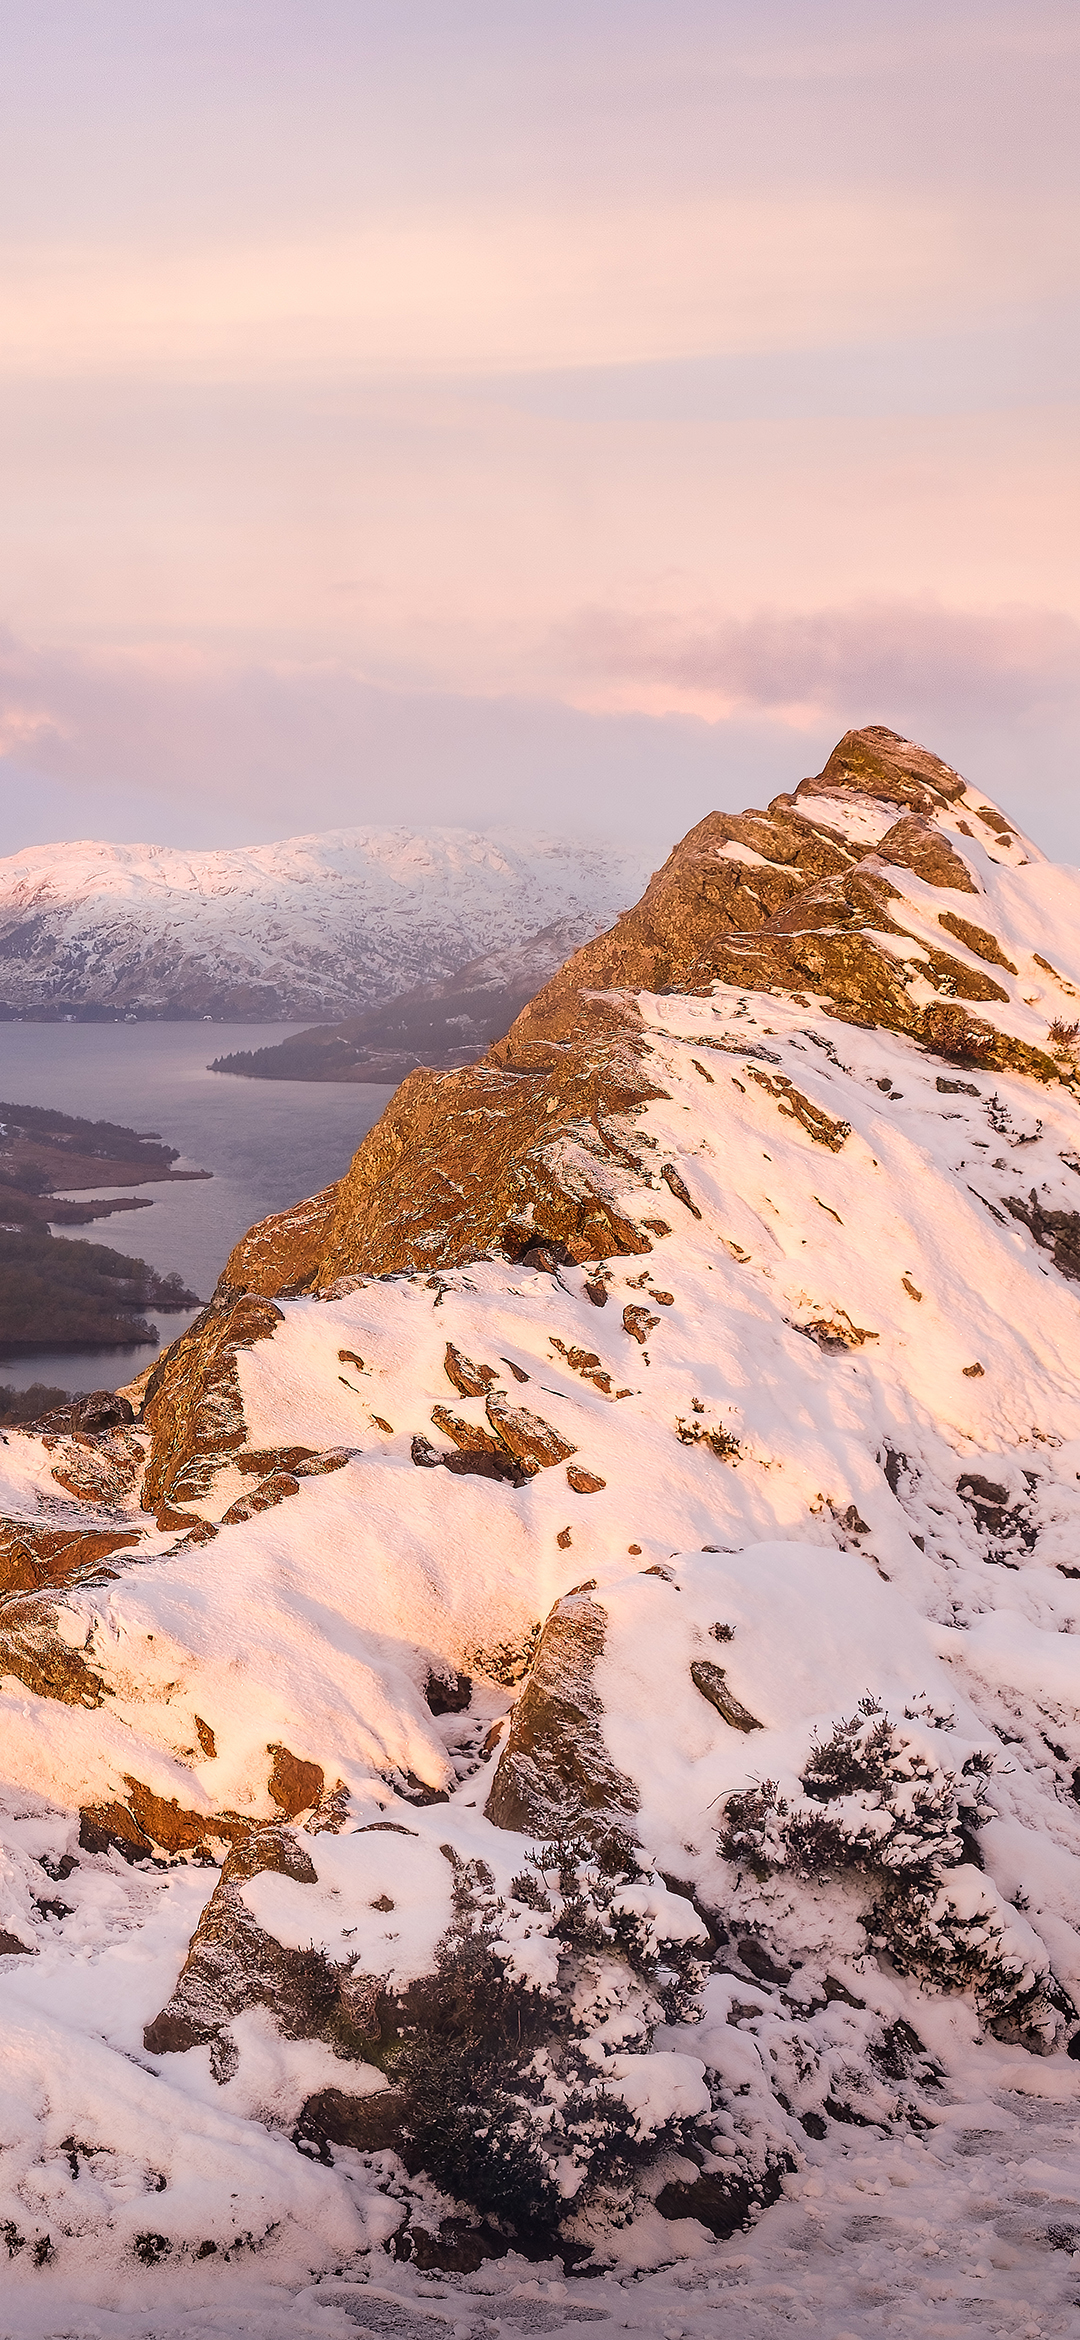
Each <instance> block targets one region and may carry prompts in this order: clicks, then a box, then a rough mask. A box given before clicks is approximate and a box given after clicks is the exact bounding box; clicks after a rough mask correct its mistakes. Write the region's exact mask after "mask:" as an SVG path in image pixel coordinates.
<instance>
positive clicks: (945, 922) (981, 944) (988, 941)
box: [938, 910, 1016, 975]
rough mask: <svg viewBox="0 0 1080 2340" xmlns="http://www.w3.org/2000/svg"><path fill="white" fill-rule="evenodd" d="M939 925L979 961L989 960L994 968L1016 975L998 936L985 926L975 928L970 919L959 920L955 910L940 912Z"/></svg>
mask: <svg viewBox="0 0 1080 2340" xmlns="http://www.w3.org/2000/svg"><path fill="white" fill-rule="evenodd" d="M938 925H939V926H943V927H945V929H946V931H947V932H948V933H949V934H954V935H955V936H956V939H957V942H962V943H964V944H965V945H966V947H967V949H968V950H969V951H974V953H975V956H976V958H977V959H987V960H989V963H990V965H991V966H992V967H1004V969H1005V971H1006V973H1007V974H1009V975H1015V974H1016V968H1015V967H1014V966H1013V963H1012V960H1011V959H1009V958H1006V955H1005V952H1004V951H1003V950H1002V947H1001V944H1000V943H999V941H998V938H997V936H996V934H988V933H987V931H986V928H985V926H974V925H973V924H972V921H971V919H970V918H958V917H957V916H956V913H955V911H953V910H939V911H938Z"/></svg>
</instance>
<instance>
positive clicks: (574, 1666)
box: [485, 1591, 638, 1842]
mask: <svg viewBox="0 0 1080 2340" xmlns="http://www.w3.org/2000/svg"><path fill="white" fill-rule="evenodd" d="M606 1630H607V1616H606V1612H605V1611H604V1609H603V1608H602V1607H601V1605H600V1603H599V1601H594V1600H592V1599H591V1598H590V1597H589V1594H588V1592H585V1591H582V1592H575V1593H567V1594H565V1595H564V1597H563V1599H562V1600H560V1601H556V1603H555V1606H554V1608H553V1609H552V1611H551V1614H550V1616H549V1617H548V1619H547V1622H546V1624H545V1626H544V1630H543V1632H542V1634H541V1636H540V1644H539V1647H538V1649H537V1652H536V1658H535V1661H534V1664H533V1669H532V1672H531V1674H530V1676H529V1680H528V1682H527V1684H526V1686H525V1689H524V1691H523V1692H522V1695H521V1698H520V1699H519V1701H518V1704H517V1706H516V1707H515V1708H514V1712H513V1715H512V1717H511V1722H510V1729H509V1732H508V1734H507V1737H506V1741H505V1744H504V1746H503V1751H502V1754H501V1756H500V1757H499V1762H498V1765H497V1768H496V1772H495V1777H494V1779H493V1781H492V1783H491V1790H490V1793H489V1795H488V1800H487V1804H486V1806H485V1810H486V1813H487V1817H488V1819H489V1820H491V1821H493V1822H494V1824H495V1826H496V1828H515V1829H518V1830H520V1831H521V1832H522V1833H523V1834H525V1835H529V1836H533V1837H538V1838H540V1840H541V1841H547V1842H550V1841H551V1840H552V1839H554V1838H556V1837H561V1836H570V1835H574V1834H577V1833H581V1832H594V1831H595V1830H596V1828H597V1826H598V1825H599V1824H601V1823H604V1822H606V1823H607V1825H608V1827H610V1824H611V1822H612V1821H613V1820H614V1821H619V1820H625V1819H626V1818H627V1817H628V1816H630V1815H631V1814H633V1813H634V1812H636V1811H637V1808H638V1792H637V1789H636V1787H635V1786H634V1783H633V1781H632V1780H630V1779H627V1778H626V1776H625V1774H624V1773H622V1772H620V1771H618V1770H617V1769H616V1767H615V1765H614V1764H613V1763H612V1761H611V1758H610V1756H609V1754H608V1751H607V1748H606V1746H605V1744H604V1734H603V1709H602V1707H601V1704H600V1700H599V1697H598V1696H597V1692H596V1687H595V1683H594V1679H593V1677H594V1674H595V1670H596V1663H597V1660H598V1658H599V1657H600V1654H601V1652H602V1650H603V1647H604V1638H605V1634H606Z"/></svg>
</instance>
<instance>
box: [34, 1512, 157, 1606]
mask: <svg viewBox="0 0 1080 2340" xmlns="http://www.w3.org/2000/svg"><path fill="white" fill-rule="evenodd" d="M141 1541H142V1536H141V1531H140V1530H139V1529H138V1528H134V1529H132V1528H118V1529H113V1530H104V1529H103V1530H102V1531H101V1532H100V1533H99V1531H98V1530H97V1529H96V1528H92V1529H90V1530H88V1531H85V1532H84V1531H83V1530H82V1529H75V1530H72V1529H71V1528H63V1527H60V1528H58V1527H46V1526H45V1525H44V1523H43V1522H41V1521H39V1520H32V1519H0V1596H2V1595H3V1594H4V1593H10V1592H37V1591H39V1590H40V1589H41V1588H42V1587H43V1586H45V1585H52V1586H57V1585H62V1584H77V1583H80V1582H84V1581H86V1580H87V1579H89V1578H93V1579H94V1580H95V1581H100V1580H101V1579H102V1578H105V1577H109V1576H114V1575H115V1574H116V1570H115V1569H112V1568H108V1567H106V1566H105V1565H104V1563H105V1562H106V1561H107V1560H109V1559H110V1557H111V1556H112V1554H113V1553H114V1552H123V1551H125V1550H129V1549H130V1548H131V1546H132V1545H135V1544H138V1543H141ZM2 1613H3V1612H2V1611H0V1615H2Z"/></svg>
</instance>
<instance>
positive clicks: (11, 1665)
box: [0, 1592, 105, 1706]
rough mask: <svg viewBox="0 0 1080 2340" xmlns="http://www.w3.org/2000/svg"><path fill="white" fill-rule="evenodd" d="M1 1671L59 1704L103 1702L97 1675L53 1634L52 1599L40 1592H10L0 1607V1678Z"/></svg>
mask: <svg viewBox="0 0 1080 2340" xmlns="http://www.w3.org/2000/svg"><path fill="white" fill-rule="evenodd" d="M5 1674H12V1675H13V1676H14V1678H15V1680H16V1681H17V1682H21V1683H22V1684H23V1686H24V1688H25V1689H27V1690H33V1691H34V1692H36V1694H37V1696H38V1697H39V1698H58V1699H59V1700H60V1701H61V1703H62V1704H63V1705H64V1706H101V1705H103V1704H104V1700H105V1685H104V1682H103V1681H102V1679H101V1676H100V1674H96V1673H95V1672H94V1669H93V1667H92V1666H90V1665H88V1664H87V1662H86V1659H85V1657H84V1656H83V1654H82V1651H81V1650H78V1649H72V1648H71V1647H70V1646H69V1644H68V1643H67V1642H66V1641H65V1640H64V1639H63V1636H62V1635H61V1634H60V1633H58V1631H57V1610H56V1604H55V1602H54V1601H51V1600H50V1599H49V1598H48V1597H47V1596H46V1595H43V1594H41V1593H30V1592H24V1593H14V1594H12V1596H11V1597H10V1599H8V1600H6V1601H4V1603H3V1605H2V1607H0V1681H2V1680H3V1677H4V1675H5Z"/></svg>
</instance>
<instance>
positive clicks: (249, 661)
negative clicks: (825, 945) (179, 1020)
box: [0, 0, 1080, 851]
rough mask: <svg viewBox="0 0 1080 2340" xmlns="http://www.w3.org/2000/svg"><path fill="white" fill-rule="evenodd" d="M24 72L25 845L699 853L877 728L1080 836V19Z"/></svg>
mask: <svg viewBox="0 0 1080 2340" xmlns="http://www.w3.org/2000/svg"><path fill="white" fill-rule="evenodd" d="M10 35H11V37H10V43H9V51H8V56H7V59H6V68H7V69H6V74H5V81H4V85H3V88H2V89H0V219H2V220H3V242H2V244H0V277H2V280H3V282H2V291H0V298H2V300H3V305H4V320H5V331H4V338H3V345H2V348H0V515H2V518H0V612H2V614H3V616H4V618H5V619H6V621H7V623H8V625H9V626H10V628H11V639H10V642H9V644H8V647H7V650H6V653H5V656H4V659H3V661H0V682H2V685H3V697H2V717H0V758H3V759H4V760H5V763H6V770H7V773H8V774H9V775H10V776H11V777H12V779H13V782H14V785H13V786H12V787H11V789H10V790H9V792H8V797H7V800H6V802H5V806H4V822H3V824H0V851H2V850H4V849H5V848H7V849H10V847H11V845H12V844H13V843H14V842H16V841H23V840H24V839H25V838H26V835H27V824H31V825H32V824H34V823H36V824H37V827H36V830H35V834H37V835H39V836H40V835H42V834H45V833H47V829H48V825H49V824H53V823H57V824H64V825H68V824H70V823H72V822H74V823H76V825H77V826H78V828H79V829H80V831H81V832H82V833H83V834H85V833H87V832H90V833H92V832H93V831H94V829H96V828H101V827H103V826H104V827H111V829H112V831H113V833H114V834H115V833H123V830H124V829H125V828H126V829H128V830H129V832H130V827H131V825H132V823H133V822H137V825H138V826H140V827H142V828H143V829H144V831H145V829H146V827H147V826H148V825H149V826H152V827H154V828H155V829H156V830H157V832H158V833H160V834H162V835H166V834H167V835H169V836H171V837H173V838H175V839H176V840H177V841H183V840H182V838H181V836H180V834H179V831H180V829H181V827H182V826H183V824H185V823H186V824H187V827H186V832H185V834H186V838H187V841H190V842H192V843H197V842H199V840H200V838H206V839H207V840H209V838H210V837H211V835H212V836H214V837H215V838H219V837H221V836H222V831H223V829H224V830H225V831H226V832H227V835H228V836H229V837H230V838H235V837H239V836H242V835H243V834H244V833H249V834H252V835H254V834H260V835H263V836H266V835H267V834H273V833H274V832H275V831H276V832H277V833H282V832H284V831H293V832H295V831H296V830H298V829H300V828H304V827H310V826H312V825H320V824H322V823H332V822H334V821H339V820H344V819H370V818H378V817H388V818H397V819H402V820H410V819H433V818H442V819H458V818H461V819H467V820H476V819H485V820H487V819H491V820H495V819H504V818H515V817H519V816H520V817H527V818H530V819H532V818H535V817H541V818H546V817H548V816H550V817H551V818H553V819H558V820H559V821H561V822H562V823H564V824H566V823H569V822H578V823H582V822H583V823H587V824H588V825H591V826H596V825H604V824H605V823H610V822H614V821H619V822H622V821H625V820H628V819H634V820H635V821H638V822H639V823H646V824H649V825H650V827H651V832H652V833H655V834H656V836H657V838H658V839H659V838H661V837H662V836H663V835H665V834H666V833H668V832H670V830H672V829H673V828H674V827H675V826H676V825H677V823H678V822H679V821H684V822H685V821H686V820H689V819H692V818H694V817H695V816H696V815H697V813H699V812H700V810H701V809H703V807H704V805H705V803H706V802H707V801H714V802H715V801H717V800H720V801H727V802H735V801H740V800H742V798H744V797H745V796H746V795H748V794H751V795H752V794H758V795H760V794H762V793H767V792H768V790H769V788H770V787H771V786H774V785H775V786H782V785H786V784H787V783H788V781H789V780H790V778H791V776H792V758H793V757H794V758H795V759H796V760H798V761H802V760H803V758H804V757H805V759H806V764H807V768H809V765H810V761H811V760H812V758H813V756H814V754H816V752H817V748H818V746H822V747H826V746H827V745H828V738H829V734H830V733H835V730H836V728H837V727H838V726H839V725H842V724H844V723H846V722H848V721H853V720H855V721H857V720H866V719H871V720H873V719H880V720H884V721H889V722H894V723H896V724H897V726H898V727H900V728H904V729H911V730H917V731H920V732H921V733H922V734H923V735H924V736H928V737H930V738H931V740H932V742H933V743H934V744H937V745H939V746H941V747H942V749H943V750H944V752H945V753H947V754H948V755H950V757H951V758H952V759H953V760H955V761H958V762H961V763H962V762H964V761H965V760H966V759H967V760H970V762H971V764H972V767H973V768H974V765H975V764H976V762H979V764H980V777H982V778H983V779H984V780H985V783H986V785H987V786H995V787H996V788H997V790H998V793H999V794H1001V795H1003V796H1004V797H1005V798H1006V799H1007V797H1008V794H1009V790H1010V789H1018V790H1021V791H1024V790H1026V789H1028V787H1029V785H1030V774H1031V771H1032V768H1033V758H1034V759H1035V762H1036V763H1037V766H1038V770H1039V772H1040V775H1041V779H1040V786H1041V787H1042V789H1043V791H1044V794H1045V797H1046V802H1047V806H1048V808H1049V812H1050V814H1051V815H1052V817H1053V818H1054V819H1058V818H1059V814H1060V821H1061V823H1062V824H1063V823H1064V819H1065V815H1064V811H1062V810H1060V808H1062V807H1064V804H1065V783H1066V777H1067V774H1069V773H1070V772H1071V761H1070V758H1071V748H1070V744H1069V743H1070V738H1071V735H1072V732H1073V730H1074V727H1075V716H1076V698H1075V659H1076V647H1077V625H1078V623H1080V574H1078V564H1077V549H1076V548H1077V544H1078V542H1080V532H1078V531H1077V530H1076V529H1075V527H1074V526H1072V525H1070V523H1069V520H1068V518H1067V514H1068V511H1069V504H1070V498H1072V497H1074V496H1075V491H1076V486H1077V471H1078V468H1080V466H1078V459H1077V447H1078V445H1080V434H1078V432H1077V427H1076V426H1077V416H1076V390H1075V382H1076V353H1077V347H1078V345H1080V330H1078V328H1077V323H1076V318H1077V314H1078V313H1080V309H1078V303H1077V292H1078V289H1080V288H1078V284H1077V252H1076V248H1075V241H1074V239H1072V237H1071V221H1072V218H1073V216H1074V211H1075V170H1076V146H1075V138H1074V135H1073V127H1072V126H1073V121H1074V110H1075V83H1076V74H1077V64H1078V60H1080V25H1078V23H1077V19H1076V14H1075V10H1071V9H1069V8H1068V7H1067V6H1065V5H1063V4H1062V0H1028V5H1027V6H1026V7H1025V9H1024V10H1023V11H1022V12H1021V11H1019V10H1018V9H1017V8H1016V6H1015V4H1014V0H951V4H950V6H949V7H948V8H946V9H944V10H943V9H942V8H941V6H940V0H908V4H907V5H905V7H904V8H903V9H902V10H898V9H896V8H895V7H894V6H889V5H886V4H885V0H823V5H822V6H821V7H820V8H817V9H815V10H812V11H808V10H807V8H806V6H805V0H760V5H759V6H757V7H755V9H753V10H752V11H748V10H747V8H746V6H745V0H668V4H667V5H665V7H664V8H663V9H662V10H658V9H657V8H656V5H655V0H547V5H546V6H545V8H544V9H543V10H527V9H507V7H506V6H505V0H455V5H454V7H453V8H452V9H448V8H447V7H446V5H445V0H410V5H409V7H408V8H407V9H402V7H401V6H400V0H307V4H306V5H305V7H304V8H303V9H302V10H297V9H296V7H295V4H294V0H188V5H187V6H185V8H184V9H183V10H182V11H176V10H171V9H168V8H154V7H151V8H148V7H147V6H146V0H95V6H94V8H93V9H77V10H72V8H71V6H70V0H36V4H35V6H34V8H33V9H30V10H23V11H21V12H15V13H14V16H13V22H12V26H11V28H10ZM24 780H26V781H27V782H28V785H27V786H26V787H24V786H23V782H24ZM1028 810H1030V807H1029V808H1028ZM1076 817H1077V819H1078V821H1080V814H1078V815H1077V816H1076ZM1076 846H1077V847H1080V834H1078V836H1077V839H1076ZM1074 849H1075V848H1074Z"/></svg>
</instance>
